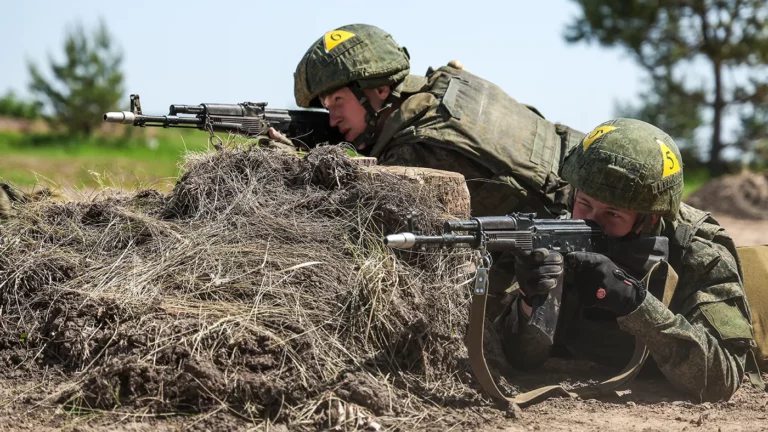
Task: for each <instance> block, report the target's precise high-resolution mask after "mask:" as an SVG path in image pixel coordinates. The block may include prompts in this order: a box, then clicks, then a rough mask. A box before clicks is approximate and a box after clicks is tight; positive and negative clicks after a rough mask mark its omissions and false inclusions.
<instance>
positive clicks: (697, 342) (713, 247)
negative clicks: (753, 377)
mask: <svg viewBox="0 0 768 432" xmlns="http://www.w3.org/2000/svg"><path fill="white" fill-rule="evenodd" d="M660 230H661V231H660V235H663V236H665V237H668V238H669V239H670V257H669V262H670V265H671V266H672V267H673V268H674V269H675V271H676V272H677V274H678V277H679V280H678V283H677V286H676V287H675V291H674V294H673V296H672V300H671V302H670V305H669V308H667V307H666V306H664V304H663V303H662V302H661V301H660V300H659V298H661V295H662V293H661V291H663V287H652V286H650V287H648V289H649V292H650V293H651V294H653V295H648V296H646V299H645V301H644V302H643V303H642V304H641V305H640V306H639V307H638V308H637V309H636V310H635V311H634V312H632V313H630V314H629V315H627V316H624V317H619V318H617V317H616V316H615V315H612V314H611V313H609V312H606V311H603V310H599V309H593V308H582V307H580V306H579V300H578V296H577V294H576V292H577V290H576V289H569V287H568V286H566V287H564V290H563V302H562V309H561V313H560V321H559V322H558V330H557V332H556V334H555V347H554V348H555V349H561V350H562V349H564V350H566V351H567V352H568V353H570V354H571V355H573V356H576V357H578V358H584V359H589V360H592V361H595V362H597V363H601V364H607V365H614V366H617V367H622V366H625V365H626V364H627V363H628V362H629V359H630V357H631V355H632V351H633V347H634V341H635V339H634V338H636V337H637V338H640V339H641V340H642V342H644V343H645V344H646V345H647V346H648V349H649V351H650V353H651V357H652V359H653V360H654V361H655V363H656V365H657V366H658V368H659V369H660V370H661V372H662V373H663V374H664V375H665V376H666V377H667V379H668V380H669V381H670V382H671V383H672V384H673V385H674V386H675V387H676V388H677V389H679V390H681V391H682V392H684V393H686V394H688V395H689V396H691V397H692V398H693V399H694V400H697V401H701V402H703V401H717V400H727V399H728V398H730V397H731V395H732V394H733V393H734V392H735V391H736V390H737V389H738V388H739V385H740V383H741V378H742V376H743V375H744V364H745V361H746V353H747V351H748V350H749V349H750V347H751V346H752V344H753V343H754V342H753V340H752V327H751V325H750V313H749V307H748V305H747V301H746V298H745V296H744V287H743V285H742V282H741V281H742V275H741V264H740V262H739V260H738V254H737V253H736V248H735V246H734V244H733V241H732V240H731V238H730V237H729V236H728V235H727V234H726V232H725V230H724V229H723V228H721V227H720V226H719V225H718V224H717V221H715V220H714V219H713V218H712V217H711V216H709V215H708V214H706V213H704V212H702V211H700V210H696V209H694V208H692V207H690V206H687V205H685V204H683V205H682V206H681V208H680V210H679V212H678V218H677V220H676V221H674V222H670V221H668V220H666V219H662V222H661V227H660ZM519 301H520V300H519V299H517V298H516V299H515V300H514V301H513V302H512V305H510V307H509V308H508V309H507V310H506V312H505V313H504V314H503V315H502V316H501V317H500V318H499V319H498V320H497V322H496V324H497V325H498V326H500V328H498V330H499V332H500V333H501V337H502V345H503V348H504V351H505V353H506V357H507V360H508V361H509V362H510V363H511V364H512V365H513V366H516V367H518V368H534V367H537V366H539V365H541V363H543V362H544V361H545V360H546V358H547V357H548V356H549V354H550V350H551V349H552V348H553V347H550V346H548V345H547V344H546V342H544V341H542V340H537V338H536V337H535V334H534V333H533V332H531V331H529V330H528V329H529V327H528V326H526V325H525V323H524V322H522V321H524V318H523V319H522V320H521V319H520V317H522V316H523V315H522V314H521V313H520V312H519Z"/></svg>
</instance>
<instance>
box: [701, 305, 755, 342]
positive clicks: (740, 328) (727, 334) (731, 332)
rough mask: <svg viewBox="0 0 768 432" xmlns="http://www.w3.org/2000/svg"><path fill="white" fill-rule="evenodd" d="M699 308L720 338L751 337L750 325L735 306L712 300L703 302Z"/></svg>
mask: <svg viewBox="0 0 768 432" xmlns="http://www.w3.org/2000/svg"><path fill="white" fill-rule="evenodd" d="M700 309H701V313H702V314H704V316H705V317H706V318H707V321H709V324H710V325H712V327H713V328H714V329H715V331H717V333H718V334H719V335H720V339H722V340H728V339H752V326H751V325H750V324H749V322H748V321H747V319H746V318H745V317H744V315H743V314H742V313H741V310H739V308H738V307H737V306H733V305H729V304H728V303H724V302H714V303H707V304H703V305H701V306H700Z"/></svg>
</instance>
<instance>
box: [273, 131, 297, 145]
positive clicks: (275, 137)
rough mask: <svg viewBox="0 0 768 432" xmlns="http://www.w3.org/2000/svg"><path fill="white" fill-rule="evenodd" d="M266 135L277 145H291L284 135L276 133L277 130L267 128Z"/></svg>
mask: <svg viewBox="0 0 768 432" xmlns="http://www.w3.org/2000/svg"><path fill="white" fill-rule="evenodd" d="M267 135H268V136H269V138H270V139H272V140H274V141H277V142H279V143H283V144H288V145H290V146H292V145H293V142H291V140H289V139H288V138H287V137H286V136H285V135H283V134H281V133H280V132H278V131H277V129H275V128H273V127H271V128H269V130H268V131H267Z"/></svg>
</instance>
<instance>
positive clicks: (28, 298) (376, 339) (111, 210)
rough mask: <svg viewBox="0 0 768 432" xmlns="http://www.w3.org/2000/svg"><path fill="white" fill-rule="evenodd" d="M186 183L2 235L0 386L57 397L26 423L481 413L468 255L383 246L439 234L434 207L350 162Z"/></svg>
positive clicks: (305, 161)
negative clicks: (415, 221)
mask: <svg viewBox="0 0 768 432" xmlns="http://www.w3.org/2000/svg"><path fill="white" fill-rule="evenodd" d="M185 170H186V174H185V175H184V176H183V177H182V178H181V180H180V181H179V182H178V184H177V185H176V187H175V189H174V190H173V191H172V193H170V195H168V196H165V195H162V194H160V193H158V192H156V191H152V190H146V191H141V192H138V193H131V194H112V195H106V196H101V197H99V198H93V199H90V200H87V201H84V202H70V203H55V202H47V201H43V202H36V203H30V204H27V205H25V206H22V207H20V208H18V209H17V214H16V217H14V218H13V219H11V220H8V221H6V222H4V223H3V224H2V225H0V308H2V311H1V312H0V377H4V378H9V377H14V376H27V377H36V376H41V375H42V374H47V375H48V376H52V375H55V376H57V377H59V378H60V381H59V382H60V385H59V387H58V391H56V392H54V394H48V395H37V396H35V395H31V396H29V398H30V400H29V401H28V402H29V403H30V404H53V405H56V404H58V405H60V406H63V407H64V408H65V409H67V410H69V411H70V412H89V411H90V412H93V410H114V409H116V408H119V409H120V410H123V411H128V412H134V413H137V412H138V413H155V414H157V413H179V412H185V413H203V414H205V413H213V412H220V411H226V412H230V413H232V414H235V415H237V416H240V417H242V418H245V419H248V420H249V421H253V422H254V423H256V424H260V423H263V422H269V423H282V424H286V425H289V427H290V428H291V429H294V428H295V429H315V428H318V427H328V426H333V425H337V426H338V425H342V426H344V427H345V428H354V427H360V428H365V427H368V428H374V429H375V428H376V425H377V424H379V425H383V426H389V427H395V428H402V429H414V428H419V429H421V428H427V427H432V428H437V429H440V428H441V427H443V426H444V425H443V426H441V423H440V421H439V420H440V418H442V417H443V416H445V415H446V410H445V409H440V410H438V408H437V407H438V406H447V407H449V408H450V407H456V408H458V407H461V406H467V405H472V404H474V403H475V402H479V400H478V398H479V395H478V392H476V391H475V390H472V389H470V388H469V386H468V385H467V381H468V380H469V377H470V372H469V370H468V367H467V365H466V362H465V357H466V350H465V348H464V346H463V342H462V337H463V335H464V332H465V326H466V324H467V311H468V301H469V291H468V290H469V288H468V286H469V285H468V284H466V281H467V279H468V278H469V275H468V274H467V266H466V263H467V261H468V260H469V259H470V255H468V253H454V254H424V255H421V254H418V253H413V254H409V255H404V254H400V255H398V253H396V252H392V251H390V250H387V249H385V248H383V246H382V244H381V236H382V234H383V233H385V232H393V231H395V230H401V229H404V226H403V220H404V218H405V216H406V215H407V214H408V213H409V212H410V211H412V210H414V209H416V210H418V212H419V222H420V225H421V228H422V229H424V230H425V231H428V232H429V231H432V232H434V231H436V230H437V229H439V227H440V222H441V221H442V220H443V219H444V218H445V217H446V215H445V214H444V212H443V209H442V207H441V206H440V204H439V201H438V200H437V199H436V197H434V196H431V195H430V192H429V191H426V190H423V189H420V188H417V187H416V186H415V185H413V184H411V183H408V182H407V181H404V180H400V179H398V178H395V177H387V176H377V177H372V176H370V175H368V174H365V173H364V172H362V171H361V170H360V169H359V168H358V167H357V166H356V165H355V164H353V163H352V162H351V161H350V160H349V159H348V158H347V157H346V156H345V155H344V152H343V150H341V149H339V148H336V147H323V148H318V149H316V150H314V151H313V152H311V153H310V154H309V155H307V156H306V157H304V158H298V157H296V156H295V155H290V154H286V153H281V152H278V151H270V150H265V149H258V148H240V149H227V150H224V151H221V152H217V153H215V154H199V155H193V156H190V157H189V158H188V160H187V162H186V166H185ZM44 396H45V397H44ZM464 416H465V417H467V415H466V414H465V415H464ZM470 417H471V416H470ZM455 421H456V418H453V419H451V422H455ZM454 425H455V424H454Z"/></svg>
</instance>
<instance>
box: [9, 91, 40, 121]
mask: <svg viewBox="0 0 768 432" xmlns="http://www.w3.org/2000/svg"><path fill="white" fill-rule="evenodd" d="M42 105H43V104H42V102H40V101H32V102H27V101H24V100H22V99H19V98H18V97H17V96H16V93H14V92H13V91H12V90H9V91H8V92H7V93H6V94H5V96H2V97H0V115H4V116H8V117H18V118H24V119H27V120H35V119H38V118H40V110H41V108H42Z"/></svg>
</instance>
